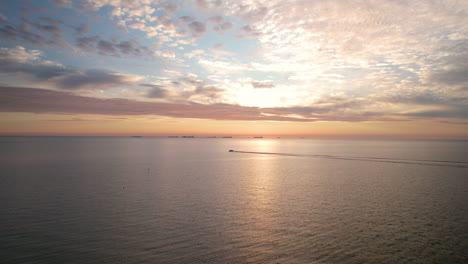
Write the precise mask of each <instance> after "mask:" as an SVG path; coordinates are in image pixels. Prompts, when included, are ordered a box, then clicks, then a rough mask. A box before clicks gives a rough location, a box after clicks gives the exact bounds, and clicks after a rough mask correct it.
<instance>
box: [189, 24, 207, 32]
mask: <svg viewBox="0 0 468 264" xmlns="http://www.w3.org/2000/svg"><path fill="white" fill-rule="evenodd" d="M188 27H189V28H190V30H192V32H193V33H194V34H195V35H202V34H204V33H205V32H206V25H205V24H204V23H202V22H198V21H194V22H192V23H190V24H188Z"/></svg>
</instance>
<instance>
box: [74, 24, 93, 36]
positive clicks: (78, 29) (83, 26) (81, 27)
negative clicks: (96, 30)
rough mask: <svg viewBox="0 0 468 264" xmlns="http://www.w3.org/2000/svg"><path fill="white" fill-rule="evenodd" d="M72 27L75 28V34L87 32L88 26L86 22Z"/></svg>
mask: <svg viewBox="0 0 468 264" xmlns="http://www.w3.org/2000/svg"><path fill="white" fill-rule="evenodd" d="M73 29H74V30H75V32H76V34H78V35H83V34H85V33H86V32H88V30H89V27H88V25H86V24H81V25H79V26H77V27H73Z"/></svg>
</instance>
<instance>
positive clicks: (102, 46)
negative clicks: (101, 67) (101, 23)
mask: <svg viewBox="0 0 468 264" xmlns="http://www.w3.org/2000/svg"><path fill="white" fill-rule="evenodd" d="M96 47H97V49H98V53H99V54H102V55H107V54H108V55H115V56H117V49H116V48H115V47H114V44H112V43H111V42H109V41H105V40H99V41H98V43H97V46H96Z"/></svg>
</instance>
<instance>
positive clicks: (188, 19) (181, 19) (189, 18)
mask: <svg viewBox="0 0 468 264" xmlns="http://www.w3.org/2000/svg"><path fill="white" fill-rule="evenodd" d="M179 20H180V21H182V22H184V23H188V22H190V21H193V20H195V18H193V17H191V16H181V17H179Z"/></svg>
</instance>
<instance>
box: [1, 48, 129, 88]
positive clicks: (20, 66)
mask: <svg viewBox="0 0 468 264" xmlns="http://www.w3.org/2000/svg"><path fill="white" fill-rule="evenodd" d="M19 51H22V49H18V48H17V49H16V53H14V52H10V53H8V50H7V49H1V50H0V74H10V73H14V74H19V75H21V76H23V77H24V78H23V79H24V80H28V81H31V82H40V83H46V84H49V85H52V86H54V87H57V88H60V89H70V90H76V89H109V88H112V87H116V86H122V85H130V84H135V83H136V81H137V79H138V78H137V77H136V76H131V75H125V74H120V73H115V72H109V71H104V70H99V69H93V70H85V71H80V70H75V69H70V68H66V67H64V66H62V65H59V64H54V63H52V62H43V61H40V60H39V59H38V58H37V57H34V56H32V55H30V54H28V53H26V52H22V53H20V52H19ZM15 56H18V57H17V58H15ZM21 56H22V57H21ZM31 57H34V58H31Z"/></svg>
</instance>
